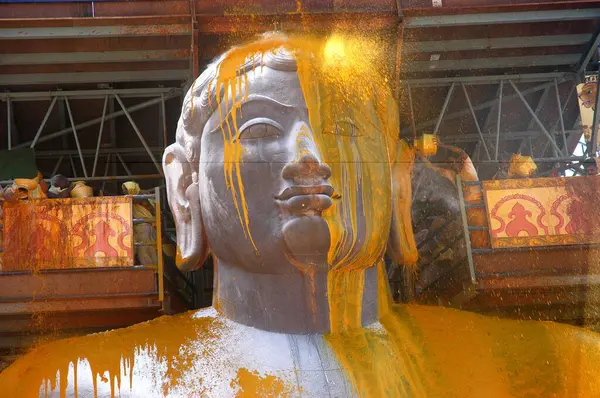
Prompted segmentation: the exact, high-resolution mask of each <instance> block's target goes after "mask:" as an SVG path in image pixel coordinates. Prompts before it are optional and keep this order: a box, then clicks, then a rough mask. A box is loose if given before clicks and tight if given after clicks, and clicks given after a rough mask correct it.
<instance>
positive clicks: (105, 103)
mask: <svg viewBox="0 0 600 398" xmlns="http://www.w3.org/2000/svg"><path fill="white" fill-rule="evenodd" d="M107 107H108V95H107V96H106V97H104V106H103V107H102V120H100V131H98V142H97V143H96V154H95V155H94V166H93V167H92V177H93V176H95V175H96V166H97V165H98V155H100V143H101V142H102V130H104V116H106V108H107Z"/></svg>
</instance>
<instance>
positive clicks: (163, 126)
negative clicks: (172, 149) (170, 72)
mask: <svg viewBox="0 0 600 398" xmlns="http://www.w3.org/2000/svg"><path fill="white" fill-rule="evenodd" d="M159 115H160V126H159V129H160V130H162V145H163V146H164V147H166V146H167V142H168V140H169V139H168V129H167V108H166V104H165V96H164V94H163V95H161V102H160V113H159ZM159 135H160V134H159Z"/></svg>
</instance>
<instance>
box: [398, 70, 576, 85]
mask: <svg viewBox="0 0 600 398" xmlns="http://www.w3.org/2000/svg"><path fill="white" fill-rule="evenodd" d="M554 78H557V79H561V80H568V79H570V80H576V75H575V74H574V73H573V72H551V73H525V74H516V75H492V76H490V75H484V76H457V77H430V78H424V79H409V80H406V81H405V82H406V83H405V84H407V85H408V84H409V83H410V85H411V87H413V88H414V87H440V86H450V85H451V84H452V83H454V82H456V83H465V84H469V85H475V84H484V85H485V84H498V83H500V82H501V81H502V80H504V81H507V80H512V81H514V82H523V83H525V82H528V83H534V82H547V81H549V80H552V79H554Z"/></svg>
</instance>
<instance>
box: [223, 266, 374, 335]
mask: <svg viewBox="0 0 600 398" xmlns="http://www.w3.org/2000/svg"><path fill="white" fill-rule="evenodd" d="M377 291H378V288H377V267H375V266H374V267H370V268H367V269H366V270H365V271H364V287H363V292H362V308H361V309H360V311H361V320H362V325H363V326H366V325H369V324H371V323H373V322H375V321H377V319H378V309H377ZM327 293H328V292H327V273H325V272H320V273H314V274H300V273H297V274H288V275H276V274H257V273H250V272H248V271H246V270H244V269H243V268H242V267H238V266H231V265H229V264H226V263H224V262H222V261H220V260H216V276H215V295H214V304H215V307H216V308H217V310H218V311H219V312H220V313H221V314H223V315H224V316H225V317H227V318H229V319H231V320H233V321H235V322H238V323H241V324H244V325H248V326H252V327H255V328H258V329H262V330H267V331H271V332H280V333H292V334H311V333H328V332H330V303H329V299H328V294H327ZM336 294H343V292H336Z"/></svg>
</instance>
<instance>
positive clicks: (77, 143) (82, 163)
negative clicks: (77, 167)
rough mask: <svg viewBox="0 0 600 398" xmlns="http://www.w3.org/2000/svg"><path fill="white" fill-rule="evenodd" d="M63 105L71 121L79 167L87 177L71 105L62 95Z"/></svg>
mask: <svg viewBox="0 0 600 398" xmlns="http://www.w3.org/2000/svg"><path fill="white" fill-rule="evenodd" d="M64 100H65V105H66V106H67V113H68V114H69V120H70V121H71V126H72V127H73V136H74V137H75V146H77V152H78V153H79V160H80V161H81V168H82V169H83V176H84V177H87V176H88V173H87V170H86V169H85V161H84V160H83V154H82V153H81V145H80V144H79V136H78V135H77V128H75V121H74V120H73V113H72V112H71V105H69V100H68V99H67V97H64Z"/></svg>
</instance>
